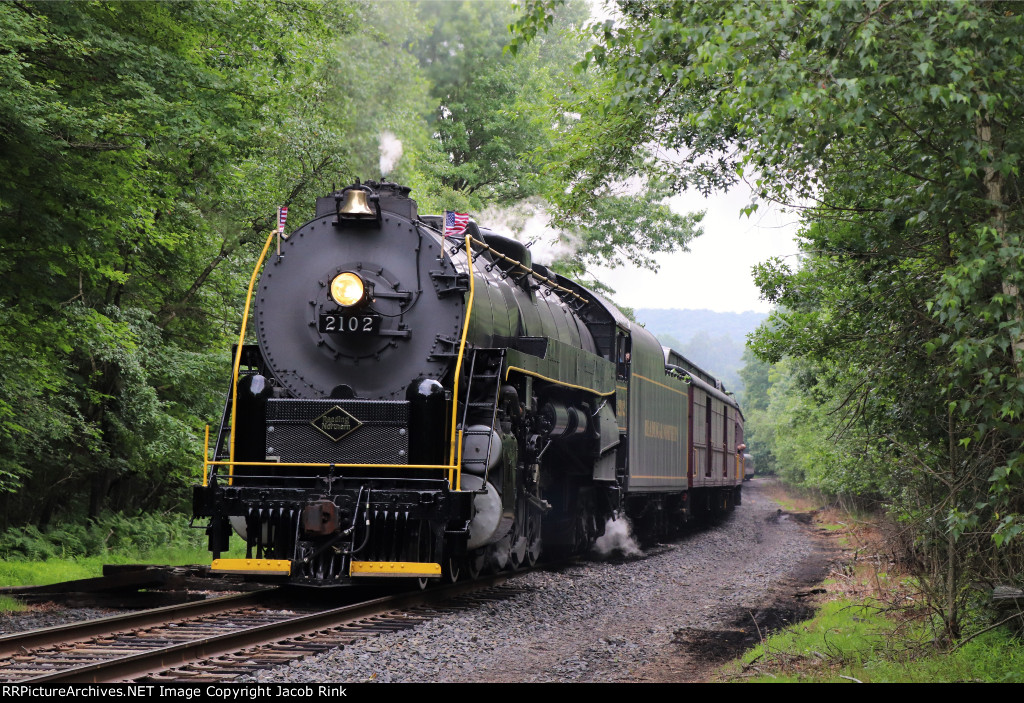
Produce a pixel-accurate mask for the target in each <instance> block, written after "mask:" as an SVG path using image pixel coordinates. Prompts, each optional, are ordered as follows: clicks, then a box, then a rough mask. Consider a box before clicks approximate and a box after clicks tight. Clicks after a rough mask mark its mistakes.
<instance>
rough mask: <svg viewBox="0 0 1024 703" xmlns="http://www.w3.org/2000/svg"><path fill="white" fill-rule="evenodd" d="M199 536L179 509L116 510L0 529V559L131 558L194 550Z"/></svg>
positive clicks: (199, 544) (200, 540)
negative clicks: (43, 525) (91, 518)
mask: <svg viewBox="0 0 1024 703" xmlns="http://www.w3.org/2000/svg"><path fill="white" fill-rule="evenodd" d="M205 539H206V537H205V534H204V533H203V531H202V530H193V529H190V528H189V527H188V520H187V519H186V518H184V516H183V515H181V514H179V513H171V514H168V515H164V514H146V513H139V514H135V515H131V514H123V513H118V514H110V515H105V516H103V517H101V518H100V519H98V520H97V521H95V522H91V523H88V524H81V523H63V524H59V525H54V526H52V527H49V528H47V529H46V530H39V529H38V528H36V527H35V526H34V525H28V526H25V527H12V528H8V529H7V530H5V531H4V532H2V533H0V558H2V559H3V560H5V561H7V562H13V561H32V562H35V561H46V560H50V559H75V558H80V557H97V556H107V555H122V556H134V557H136V558H137V557H138V556H139V555H143V554H147V553H151V552H155V551H157V550H159V549H165V548H168V547H173V548H175V549H186V550H196V551H198V550H200V549H202V548H204V545H205Z"/></svg>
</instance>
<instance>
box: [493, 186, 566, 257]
mask: <svg viewBox="0 0 1024 703" xmlns="http://www.w3.org/2000/svg"><path fill="white" fill-rule="evenodd" d="M477 221H478V222H480V223H483V224H484V226H486V227H487V228H488V229H490V230H493V231H494V232H496V233H498V234H502V235H504V236H506V237H511V238H512V239H516V240H518V241H520V242H522V243H523V244H529V245H530V254H531V257H532V259H533V261H534V263H537V264H544V265H550V264H551V263H553V262H555V261H557V260H558V259H564V258H568V257H571V256H572V255H573V254H575V253H576V250H577V249H578V248H579V240H577V239H576V238H575V237H572V236H571V235H568V234H566V233H565V232H560V231H558V230H556V229H554V228H553V227H552V226H551V218H550V217H549V216H548V214H547V211H546V210H545V208H544V204H543V203H542V202H540V201H528V202H524V203H520V204H518V205H516V206H514V207H510V208H503V207H496V206H494V207H489V208H487V209H486V210H484V211H483V212H482V213H480V217H479V218H477Z"/></svg>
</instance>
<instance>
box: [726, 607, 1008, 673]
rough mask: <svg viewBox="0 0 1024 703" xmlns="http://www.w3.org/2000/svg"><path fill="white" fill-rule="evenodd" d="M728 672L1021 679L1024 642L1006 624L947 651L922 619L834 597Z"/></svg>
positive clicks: (742, 659)
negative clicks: (893, 614)
mask: <svg viewBox="0 0 1024 703" xmlns="http://www.w3.org/2000/svg"><path fill="white" fill-rule="evenodd" d="M723 673H724V677H725V678H726V679H727V680H729V681H750V682H755V683H768V682H785V683H795V682H807V683H812V682H813V683H839V682H843V681H848V682H849V681H860V682H864V683H922V682H935V683H954V682H987V683H994V682H998V683H1021V682H1024V647H1022V645H1021V641H1020V640H1019V639H1017V638H1016V637H1015V636H1014V635H1013V633H1012V632H1011V631H1010V630H1009V629H1008V628H998V629H995V630H992V631H990V632H986V633H983V634H981V635H979V636H978V637H976V638H974V639H972V640H970V641H967V642H965V643H964V644H963V645H962V646H960V647H958V648H955V649H953V650H952V651H949V652H944V651H940V650H937V649H936V648H935V647H934V646H933V644H932V642H931V640H930V637H929V635H928V631H927V630H926V628H925V627H924V625H923V624H920V623H907V622H899V621H898V620H897V619H894V618H891V617H889V616H888V615H886V614H885V613H884V611H883V610H882V609H881V608H880V607H876V606H874V605H872V604H870V603H864V602H855V601H851V600H836V601H832V602H829V603H826V604H825V605H824V606H822V608H821V609H820V610H819V611H818V612H817V614H816V615H815V616H814V617H813V618H812V619H810V620H807V621H805V622H802V623H798V624H797V625H794V626H792V627H790V628H787V629H786V630H784V631H782V632H779V633H777V634H775V635H772V636H770V637H768V638H767V639H765V640H764V642H763V643H762V644H761V645H759V646H757V647H755V648H754V649H752V650H750V651H748V652H747V653H746V654H745V655H744V656H743V657H742V658H741V659H739V660H738V661H736V662H734V663H732V664H730V665H728V666H727V667H726V668H725V669H724V672H723Z"/></svg>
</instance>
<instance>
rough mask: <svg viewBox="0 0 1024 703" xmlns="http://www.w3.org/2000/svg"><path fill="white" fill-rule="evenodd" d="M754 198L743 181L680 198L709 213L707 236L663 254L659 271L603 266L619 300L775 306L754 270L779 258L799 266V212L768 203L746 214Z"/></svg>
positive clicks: (683, 204) (675, 203) (680, 206)
mask: <svg viewBox="0 0 1024 703" xmlns="http://www.w3.org/2000/svg"><path fill="white" fill-rule="evenodd" d="M748 202H749V195H748V191H747V190H746V189H745V187H744V186H743V184H742V183H741V184H740V189H734V190H733V191H732V192H730V193H728V194H722V195H712V196H711V197H710V198H709V199H707V200H705V199H704V198H703V197H701V196H700V195H699V194H697V193H687V194H684V195H679V196H676V197H674V198H673V199H672V201H671V203H672V207H673V209H675V210H677V211H679V212H693V211H696V210H706V211H707V214H706V215H705V216H704V221H703V223H702V224H703V228H704V234H702V235H701V236H700V237H697V238H696V239H695V240H693V242H692V244H691V245H690V251H689V252H684V253H678V254H673V255H662V256H661V257H660V258H659V262H660V263H661V269H660V270H659V271H658V273H656V274H655V273H651V272H650V271H646V270H638V269H635V268H631V267H622V268H618V269H615V270H607V269H600V270H599V274H598V275H599V277H600V279H601V280H602V281H604V282H605V283H607V284H608V285H610V286H611V287H612V288H614V289H615V295H614V296H613V298H614V300H615V302H616V303H618V304H620V305H625V306H627V307H631V308H680V309H707V310H714V311H715V312H746V311H747V310H755V311H757V312H768V311H769V310H770V309H771V307H772V306H771V305H770V304H769V303H767V302H765V301H763V300H761V297H760V292H759V291H758V289H757V286H755V285H754V279H753V274H752V273H751V269H752V268H753V267H754V266H755V265H757V264H759V263H761V262H763V261H766V260H767V259H769V258H771V257H773V256H779V257H786V258H785V259H784V260H785V261H787V262H789V263H791V264H793V265H795V264H796V261H797V259H796V253H797V246H796V243H795V241H794V237H795V236H796V232H797V215H796V214H795V213H792V212H783V211H782V210H781V209H780V208H779V207H778V206H776V205H773V204H769V203H762V204H761V206H760V207H759V208H758V211H757V212H756V213H754V215H753V216H751V217H749V218H748V217H746V216H745V215H741V214H740V209H741V208H742V207H743V206H744V205H746V204H747V203H748Z"/></svg>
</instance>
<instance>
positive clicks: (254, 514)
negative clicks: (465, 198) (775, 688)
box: [193, 181, 745, 586]
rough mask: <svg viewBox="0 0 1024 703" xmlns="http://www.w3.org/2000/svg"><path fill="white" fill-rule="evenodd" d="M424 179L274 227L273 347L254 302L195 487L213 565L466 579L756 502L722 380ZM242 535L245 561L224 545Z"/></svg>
mask: <svg viewBox="0 0 1024 703" xmlns="http://www.w3.org/2000/svg"><path fill="white" fill-rule="evenodd" d="M409 190H410V189H409V188H406V187H404V186H401V185H398V184H396V183H388V182H379V183H378V182H374V181H368V182H366V183H359V182H358V181H357V182H356V183H355V184H354V185H352V186H349V187H347V188H344V189H341V190H338V191H335V192H334V193H332V194H330V195H328V196H327V197H324V198H319V199H318V200H317V203H316V216H315V217H314V218H313V219H312V220H311V221H309V222H307V223H306V224H304V225H303V226H301V227H300V228H298V229H297V230H296V231H294V232H293V233H291V235H290V236H288V237H287V238H285V239H283V240H282V239H281V238H280V237H278V240H277V247H276V252H275V251H274V246H273V245H274V235H273V234H272V235H271V236H270V237H268V239H267V242H266V244H265V246H264V249H263V253H262V255H261V257H260V261H259V263H258V264H257V266H256V270H255V271H254V272H253V278H252V282H251V283H250V288H249V298H250V299H252V298H255V315H254V320H253V324H254V326H255V336H256V338H257V341H258V344H246V343H245V340H246V333H247V330H248V325H249V319H248V307H249V305H250V303H248V302H247V312H246V317H245V319H244V321H243V326H242V331H241V333H240V335H239V343H238V345H237V347H236V349H235V353H234V366H233V375H232V379H231V384H230V390H229V393H228V395H227V400H226V403H225V408H224V414H223V416H222V419H221V423H220V428H219V431H218V432H217V434H216V436H215V437H214V446H213V448H212V458H210V457H211V453H210V448H209V444H210V439H209V437H208V439H207V444H208V449H207V454H206V457H205V458H204V470H203V483H202V485H199V486H196V487H195V488H194V500H193V512H194V519H202V520H207V521H208V522H207V523H206V524H207V526H206V531H207V534H208V537H209V548H210V550H211V552H212V553H213V564H212V569H213V570H214V571H216V572H225V573H244V574H262V575H265V576H266V575H271V576H278V577H281V578H282V579H285V580H287V581H289V582H291V583H294V584H304V585H310V586H329V585H348V584H352V583H358V582H362V581H364V580H367V579H372V578H379V577H400V578H408V579H419V580H420V582H421V583H423V584H425V583H427V582H428V581H429V580H430V579H446V580H456V579H458V578H460V575H465V574H467V573H468V574H469V575H471V576H473V575H476V574H477V573H479V571H481V570H482V569H505V568H517V567H519V566H522V565H532V564H534V563H535V562H536V561H537V559H538V558H539V557H540V555H541V551H542V550H545V551H549V552H558V553H562V554H572V553H580V552H583V551H585V550H586V549H588V547H589V546H590V545H591V544H592V542H593V541H594V540H595V539H596V538H597V537H598V536H599V535H600V534H601V533H602V532H603V530H604V527H605V524H606V522H607V521H608V520H610V519H614V518H619V517H622V516H625V517H628V518H629V519H630V520H631V521H632V522H633V524H634V525H635V526H636V527H637V528H639V529H641V530H644V531H648V532H651V533H655V534H656V533H658V532H659V531H664V530H666V529H669V528H670V527H672V526H673V525H678V524H679V523H681V522H683V521H685V520H687V519H688V518H690V517H691V516H694V515H697V514H701V513H708V512H714V511H719V510H727V509H729V508H731V507H732V506H733V505H736V504H739V503H740V499H741V486H742V480H743V477H744V466H743V449H744V448H745V447H744V445H743V415H742V413H741V412H740V409H739V407H738V405H737V404H736V402H735V400H734V399H733V398H732V397H731V396H730V395H729V394H727V393H726V392H725V390H724V389H723V388H722V385H721V383H719V382H718V381H716V380H715V379H714V378H713V377H712V376H710V375H709V374H707V373H706V372H704V371H703V370H701V369H700V368H699V367H697V366H696V365H694V364H692V363H690V362H689V361H688V360H687V359H685V358H684V357H682V356H681V355H679V354H678V353H676V352H674V351H672V350H669V349H664V348H663V347H662V346H661V345H660V344H659V343H658V341H657V340H656V339H655V338H654V337H653V335H651V334H650V333H649V332H647V331H646V330H645V329H644V328H643V327H641V326H639V325H637V324H635V323H633V322H631V321H630V320H629V319H628V318H626V317H625V316H624V315H623V314H622V313H621V312H620V311H619V310H618V309H616V308H615V307H614V306H613V305H611V304H610V303H609V302H608V301H607V300H605V299H604V298H602V296H600V295H598V294H597V293H595V292H593V291H590V290H588V289H586V288H584V287H583V286H580V285H579V284H577V283H575V282H573V281H571V280H569V279H567V278H565V277H563V276H560V275H558V274H557V273H554V272H553V271H551V270H549V269H548V268H546V267H545V266H543V265H541V264H536V263H533V262H532V260H531V253H530V250H529V248H528V247H526V246H524V245H523V244H521V243H520V242H518V241H515V240H513V239H510V238H507V237H504V236H500V235H498V234H496V233H494V232H492V231H490V230H487V229H485V228H483V227H480V226H479V225H478V224H477V223H476V222H474V221H472V220H470V221H469V222H468V224H466V225H465V229H464V231H461V232H459V233H458V234H457V235H455V236H450V235H451V233H450V232H447V231H446V228H445V226H444V222H443V221H442V218H441V217H437V216H421V215H419V214H418V212H417V206H416V202H415V200H413V199H411V198H410V197H409ZM446 235H449V236H446ZM261 271H262V274H260V272H261ZM257 277H258V283H257ZM232 532H234V533H237V534H238V535H239V536H240V537H241V538H242V539H243V540H244V541H245V544H246V556H245V558H242V559H229V558H223V557H222V554H223V552H225V551H227V550H228V545H229V537H230V535H231V533H232Z"/></svg>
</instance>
